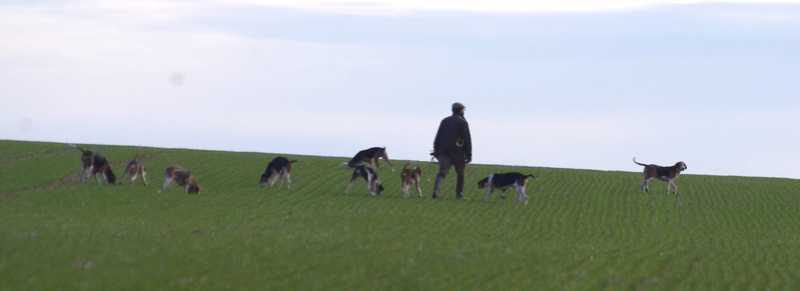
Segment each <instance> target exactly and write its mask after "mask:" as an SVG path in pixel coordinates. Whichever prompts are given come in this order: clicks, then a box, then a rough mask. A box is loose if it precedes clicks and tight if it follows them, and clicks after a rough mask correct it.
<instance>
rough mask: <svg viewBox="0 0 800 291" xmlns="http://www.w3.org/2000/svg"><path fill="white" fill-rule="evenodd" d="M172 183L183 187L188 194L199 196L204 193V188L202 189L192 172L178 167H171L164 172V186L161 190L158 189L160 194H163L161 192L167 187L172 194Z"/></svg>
mask: <svg viewBox="0 0 800 291" xmlns="http://www.w3.org/2000/svg"><path fill="white" fill-rule="evenodd" d="M172 182H175V183H177V184H178V185H180V186H183V187H184V188H185V189H186V193H187V194H199V193H200V192H202V191H203V188H200V185H198V184H197V181H195V179H194V176H192V173H191V172H189V171H187V170H184V169H183V168H181V167H178V166H169V167H167V169H165V170H164V185H162V186H161V189H158V193H161V190H164V188H167V187H169V192H172Z"/></svg>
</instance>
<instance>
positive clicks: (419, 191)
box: [416, 181, 422, 198]
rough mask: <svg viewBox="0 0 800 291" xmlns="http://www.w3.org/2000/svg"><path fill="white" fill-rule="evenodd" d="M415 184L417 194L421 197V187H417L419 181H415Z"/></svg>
mask: <svg viewBox="0 0 800 291" xmlns="http://www.w3.org/2000/svg"><path fill="white" fill-rule="evenodd" d="M416 185H417V195H418V196H419V197H420V198H421V197H422V189H420V188H419V181H417V183H416Z"/></svg>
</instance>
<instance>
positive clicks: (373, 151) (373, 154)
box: [345, 147, 394, 172]
mask: <svg viewBox="0 0 800 291" xmlns="http://www.w3.org/2000/svg"><path fill="white" fill-rule="evenodd" d="M379 158H383V161H385V162H386V163H387V164H389V167H391V168H392V172H394V165H392V162H390V161H389V155H388V154H386V147H374V148H368V149H365V150H362V151H359V152H358V153H356V155H355V156H353V158H352V159H350V161H349V162H347V163H345V165H346V166H347V168H348V169H352V168H355V167H356V166H357V165H358V164H360V163H367V164H369V165H372V162H373V161H375V167H376V168H380V167H381V164H380V163H378V159H379Z"/></svg>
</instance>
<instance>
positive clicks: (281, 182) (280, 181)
mask: <svg viewBox="0 0 800 291" xmlns="http://www.w3.org/2000/svg"><path fill="white" fill-rule="evenodd" d="M283 174H284V172H283V170H281V173H280V174H279V175H278V180H279V182H278V188H279V189H280V188H281V187H283V179H284V178H283Z"/></svg>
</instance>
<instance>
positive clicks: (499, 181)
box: [478, 172, 536, 205]
mask: <svg viewBox="0 0 800 291" xmlns="http://www.w3.org/2000/svg"><path fill="white" fill-rule="evenodd" d="M528 178H533V179H536V176H534V175H525V174H522V173H517V172H509V173H499V174H498V173H494V174H491V175H489V177H486V178H483V179H481V180H480V181H478V189H483V188H487V187H488V188H489V193H486V197H483V202H486V201H489V196H491V195H492V192H494V190H495V189H498V190H500V199H506V196H505V192H506V190H507V189H508V188H511V187H513V188H514V190H516V191H517V199H516V200H515V201H514V203H515V204H516V203H519V202H520V200H522V199H524V200H525V202H524V203H525V205H528V195H527V194H525V186H527V185H528Z"/></svg>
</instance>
